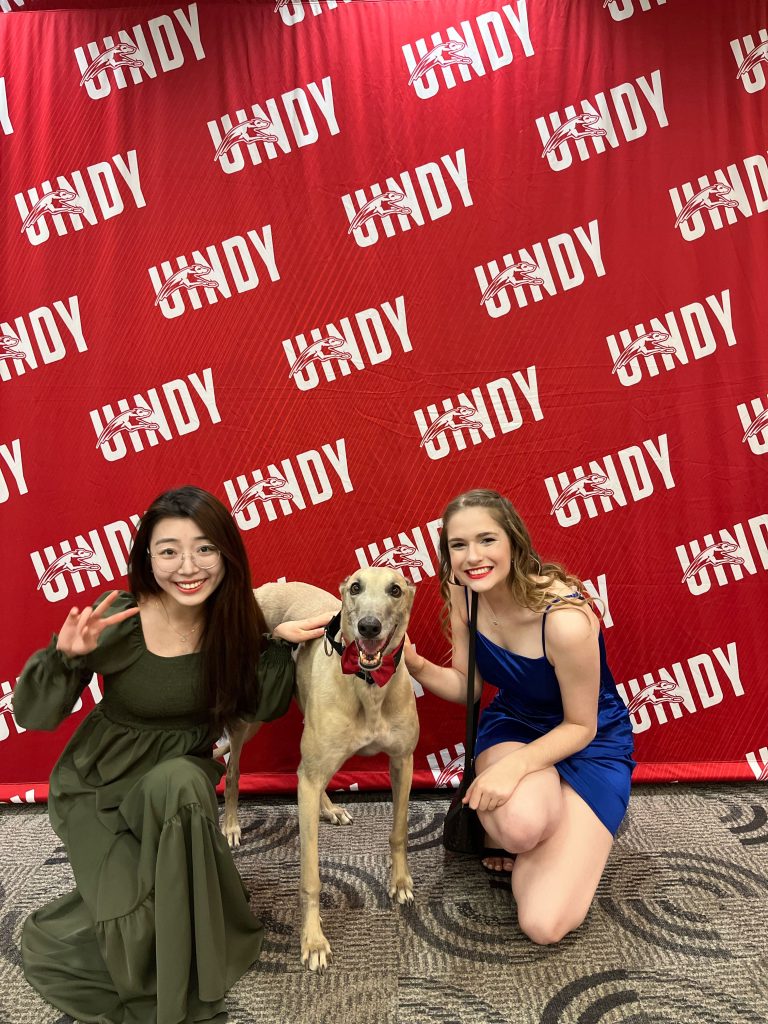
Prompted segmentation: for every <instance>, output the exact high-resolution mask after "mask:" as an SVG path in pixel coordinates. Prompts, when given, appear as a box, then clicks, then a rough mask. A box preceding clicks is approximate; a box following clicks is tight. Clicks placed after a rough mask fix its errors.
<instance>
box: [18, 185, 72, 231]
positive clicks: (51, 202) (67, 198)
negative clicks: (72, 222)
mask: <svg viewBox="0 0 768 1024" xmlns="http://www.w3.org/2000/svg"><path fill="white" fill-rule="evenodd" d="M77 198H78V196H77V193H76V192H70V191H69V189H66V188H55V189H54V190H53V191H52V192H46V193H45V195H44V196H41V198H40V199H38V201H37V202H36V203H35V205H34V206H33V207H32V209H31V210H30V211H29V213H28V214H27V216H26V217H25V218H24V222H23V224H22V225H21V234H22V235H23V234H24V232H25V231H29V229H30V228H32V227H34V226H35V224H37V222H38V221H39V220H40V218H41V217H44V216H45V215H46V214H47V213H50V214H58V213H68V214H70V215H72V216H75V215H77V214H81V213H84V212H85V211H84V210H83V208H82V206H73V205H72V200H73V199H77Z"/></svg>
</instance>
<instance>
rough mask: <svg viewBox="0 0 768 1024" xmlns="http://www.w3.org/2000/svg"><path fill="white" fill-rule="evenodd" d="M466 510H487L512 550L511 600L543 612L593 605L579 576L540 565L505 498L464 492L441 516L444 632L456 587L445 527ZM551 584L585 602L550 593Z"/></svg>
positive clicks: (483, 492)
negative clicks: (557, 604) (551, 607)
mask: <svg viewBox="0 0 768 1024" xmlns="http://www.w3.org/2000/svg"><path fill="white" fill-rule="evenodd" d="M465 508H484V509H486V511H487V512H488V514H489V515H490V516H491V517H492V518H493V519H494V520H495V521H496V522H497V523H498V524H499V526H500V527H501V529H502V530H503V531H504V533H505V534H506V535H507V537H508V539H509V545H510V548H511V550H512V564H511V566H510V570H509V576H508V577H507V582H508V584H509V589H510V590H511V592H512V596H513V598H514V600H515V601H516V602H517V603H518V604H519V605H521V606H522V607H523V608H529V609H530V610H531V611H533V612H543V611H544V610H545V609H546V608H547V606H548V605H550V604H552V602H553V601H554V600H555V599H557V600H558V602H560V603H561V604H562V605H568V604H570V605H574V606H575V607H577V608H582V609H583V608H584V605H585V604H588V605H590V606H592V605H593V604H594V599H593V598H592V597H591V596H590V594H588V593H587V592H586V591H585V590H584V584H583V583H582V581H581V580H580V579H579V578H578V576H574V575H573V574H572V573H569V572H566V570H565V569H564V568H563V566H562V565H558V563H557V562H542V560H541V559H540V558H539V556H538V554H537V553H536V551H535V549H534V547H533V544H532V543H531V537H530V534H529V533H528V528H527V527H526V525H525V523H524V522H523V520H522V519H521V518H520V515H519V514H518V512H517V511H516V510H515V508H514V506H513V505H512V503H511V502H510V501H508V500H507V498H505V497H504V496H503V495H502V494H499V493H498V492H497V491H487V490H473V491H465V493H464V494H460V495H458V497H456V498H454V499H453V501H450V502H449V503H448V505H447V506H446V508H445V511H444V512H443V528H442V530H441V531H440V595H441V597H442V599H443V611H442V615H441V620H442V625H443V630H444V632H446V633H450V629H449V624H450V615H451V587H452V586H455V585H456V584H455V582H454V580H453V571H452V569H451V554H450V551H449V549H448V524H449V523H450V520H451V517H452V516H454V515H455V514H456V513H457V512H460V511H461V510H462V509H465ZM536 576H541V577H544V579H543V580H541V581H539V580H536V579H534V578H533V577H536ZM553 580H559V581H560V582H561V583H564V584H565V585H566V586H567V587H569V588H570V589H571V590H573V591H578V592H579V593H580V594H582V595H583V598H584V600H582V599H581V598H568V597H562V596H561V595H560V594H556V593H555V592H554V591H553V590H552V589H551V586H552V582H553Z"/></svg>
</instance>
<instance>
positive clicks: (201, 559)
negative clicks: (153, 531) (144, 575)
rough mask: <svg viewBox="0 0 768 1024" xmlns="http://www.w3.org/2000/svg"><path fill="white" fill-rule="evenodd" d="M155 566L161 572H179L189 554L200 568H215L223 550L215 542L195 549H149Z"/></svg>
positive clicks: (148, 552)
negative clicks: (153, 550) (214, 544)
mask: <svg viewBox="0 0 768 1024" xmlns="http://www.w3.org/2000/svg"><path fill="white" fill-rule="evenodd" d="M147 554H148V555H149V557H150V558H151V559H152V562H153V564H154V567H155V569H156V570H159V571H160V572H168V573H170V572H178V570H179V569H181V567H182V566H183V565H184V559H185V558H186V557H187V555H189V557H190V559H191V560H192V562H194V564H195V565H196V566H197V568H198V569H213V568H214V566H216V565H218V564H219V560H220V559H221V552H220V551H219V549H218V548H216V547H214V546H213V544H201V545H200V547H198V548H195V550H194V551H178V550H177V549H176V548H162V549H161V550H160V551H155V552H154V553H153V552H152V551H149V550H148V551H147Z"/></svg>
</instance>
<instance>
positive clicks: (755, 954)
mask: <svg viewBox="0 0 768 1024" xmlns="http://www.w3.org/2000/svg"><path fill="white" fill-rule="evenodd" d="M347 796H348V795H347V794H345V797H347ZM345 806H346V807H347V808H348V809H349V810H350V811H351V813H352V814H353V816H354V824H353V825H352V826H351V827H343V826H333V825H321V828H320V849H321V875H322V881H323V897H322V902H323V926H324V929H325V932H326V935H327V936H328V939H329V941H330V943H331V945H332V947H333V951H334V959H333V962H332V966H331V968H330V969H329V970H328V972H327V973H326V974H324V975H322V976H315V975H310V974H308V973H307V972H305V970H304V969H303V968H302V966H301V963H300V960H299V951H298V936H297V920H298V913H297V891H298V877H299V875H298V849H299V837H298V826H297V817H296V807H295V804H294V803H293V801H291V800H287V799H283V798H275V799H262V800H259V801H246V802H244V803H243V807H242V820H243V823H244V825H245V828H244V836H243V840H244V845H243V847H242V848H241V849H240V850H239V851H238V852H237V854H236V858H237V863H238V867H239V869H240V871H241V873H242V875H243V877H244V879H245V881H246V884H247V885H248V887H249V889H250V891H251V893H252V906H253V909H254V911H255V912H256V913H257V914H258V915H259V916H260V917H261V918H262V919H263V920H264V921H265V923H266V925H267V942H266V946H265V950H264V954H263V956H262V959H261V961H260V963H259V964H258V966H257V967H256V968H254V969H253V970H251V971H250V972H249V973H248V974H247V975H246V976H245V977H244V978H243V979H242V980H241V981H240V983H239V984H238V985H237V986H236V987H235V988H234V989H233V990H232V992H231V996H230V1011H231V1012H230V1019H231V1024H262V1022H263V1024H283V1022H290V1024H310V1022H311V1024H507V1022H509V1024H513V1022H514V1024H534V1022H535V1024H689V1022H690V1024H765V1022H766V1021H768V948H767V945H766V933H767V932H768V788H767V787H766V786H761V785H758V784H755V785H743V786H736V785H729V786H723V785H721V786H687V785H686V786H683V785H677V786H668V787H661V786H639V787H637V788H636V789H635V790H634V792H633V797H632V803H631V807H630V815H629V817H628V819H627V822H626V823H625V826H624V827H623V829H622V832H621V834H620V836H619V839H618V841H617V843H616V846H615V847H614V851H613V854H612V856H611V859H610V861H609V864H608V868H607V870H606V873H605V875H604V877H603V880H602V882H601V885H600V888H599V890H598V895H597V899H596V901H595V904H594V906H593V908H592V910H591V912H590V914H589V917H588V918H587V921H586V922H585V924H584V925H583V926H582V927H581V929H579V931H578V932H577V933H576V934H575V935H572V936H570V937H569V938H568V939H566V940H565V941H563V942H562V943H560V944H559V945H558V946H556V947H551V948H541V947H537V946H534V945H533V944H532V943H530V942H529V941H528V940H527V939H525V938H524V937H523V935H522V934H521V933H520V931H519V930H518V928H517V925H516V923H515V919H514V913H513V906H512V900H511V895H510V892H509V889H508V886H505V885H504V884H503V883H501V882H500V881H498V880H495V879H489V878H488V876H487V875H485V874H484V873H483V872H482V871H481V869H480V867H479V865H478V864H477V862H476V861H473V860H471V859H467V858H462V857H456V856H452V855H450V854H447V853H445V852H444V851H443V848H442V846H441V841H440V836H441V824H442V818H443V815H444V813H445V808H446V802H445V800H443V799H439V798H436V797H434V796H432V795H429V796H427V795H424V796H422V795H420V794H414V798H413V800H412V802H411V813H410V866H411V871H412V874H413V877H414V882H415V893H416V902H415V904H414V906H413V907H411V908H401V907H392V906H391V904H390V900H389V897H388V895H387V877H388V871H387V862H388V844H387V836H388V830H389V820H390V806H389V803H388V802H387V801H386V800H385V799H384V798H383V796H382V795H381V794H377V795H376V796H375V797H371V796H370V795H358V794H352V795H349V796H348V799H347V800H346V802H345ZM0 851H2V868H1V869H0V1022H1V1024H69V1022H70V1020H71V1018H69V1017H66V1016H62V1015H61V1013H59V1012H58V1011H55V1010H54V1009H53V1008H51V1007H50V1006H48V1005H47V1004H46V1003H44V1002H43V1001H42V1000H41V999H40V998H39V997H38V996H37V995H36V993H35V992H33V991H32V989H30V988H29V987H28V986H27V984H26V982H25V981H24V978H23V976H22V973H21V968H20V957H19V949H18V942H19V933H20V928H21V922H22V920H23V919H24V917H25V915H26V914H27V913H28V912H29V911H30V910H31V909H32V908H33V907H36V906H38V905H39V904H41V903H43V902H46V901H47V900H49V899H51V898H53V897H54V896H58V895H60V894H61V893H63V892H65V891H67V890H68V889H69V888H71V875H70V872H69V867H68V865H67V862H66V858H65V856H64V853H63V851H62V849H61V847H60V846H59V845H58V840H57V839H56V836H55V835H54V834H53V832H52V831H51V829H50V827H49V825H48V820H47V816H46V811H45V808H44V807H34V806H29V807H25V806H21V807H15V806H13V807H10V806H4V807H3V808H2V812H1V813H0Z"/></svg>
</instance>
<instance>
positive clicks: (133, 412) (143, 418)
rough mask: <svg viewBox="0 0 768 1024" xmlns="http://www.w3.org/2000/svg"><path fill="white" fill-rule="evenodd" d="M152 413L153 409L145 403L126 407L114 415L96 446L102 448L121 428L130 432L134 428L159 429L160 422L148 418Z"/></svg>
mask: <svg viewBox="0 0 768 1024" xmlns="http://www.w3.org/2000/svg"><path fill="white" fill-rule="evenodd" d="M151 415H152V410H151V409H147V408H145V407H144V406H143V405H134V406H132V407H131V408H130V409H126V410H125V412H119V413H118V414H117V416H113V417H112V419H111V420H110V421H109V423H107V425H106V426H105V427H104V429H103V430H102V432H101V433H100V434H99V439H98V441H97V442H96V447H97V448H100V447H101V445H103V444H106V443H107V442H108V441H111V440H112V438H113V437H114V436H115V435H116V434H119V433H120V431H121V430H125V431H126V432H127V433H129V434H131V433H133V431H134V430H159V429H160V424H159V423H154V422H153V421H152V420H149V419H148V418H147V417H149V416H151Z"/></svg>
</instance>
